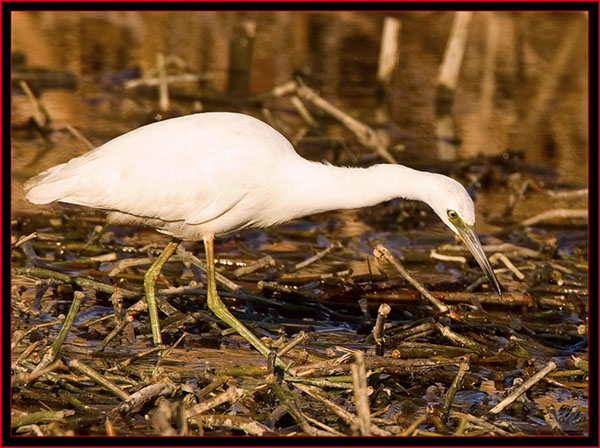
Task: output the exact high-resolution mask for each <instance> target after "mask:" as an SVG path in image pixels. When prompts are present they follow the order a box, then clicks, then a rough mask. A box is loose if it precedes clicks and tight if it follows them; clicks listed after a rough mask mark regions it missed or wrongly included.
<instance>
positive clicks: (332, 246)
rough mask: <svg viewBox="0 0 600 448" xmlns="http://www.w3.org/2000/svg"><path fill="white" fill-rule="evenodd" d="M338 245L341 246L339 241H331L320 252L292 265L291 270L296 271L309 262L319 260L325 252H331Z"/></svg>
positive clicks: (309, 263)
mask: <svg viewBox="0 0 600 448" xmlns="http://www.w3.org/2000/svg"><path fill="white" fill-rule="evenodd" d="M340 247H342V245H341V244H340V243H339V242H337V241H336V242H333V243H331V244H330V245H329V246H327V247H326V248H325V249H323V250H322V251H320V252H317V253H316V254H315V255H313V256H312V257H310V258H307V259H306V260H304V261H301V262H300V263H297V264H296V265H295V266H294V267H293V269H292V270H293V271H297V270H298V269H302V268H305V267H307V266H309V265H311V264H313V263H314V262H316V261H319V260H320V259H321V258H323V257H325V256H326V255H327V254H329V253H330V252H332V251H333V250H335V249H339V248H340Z"/></svg>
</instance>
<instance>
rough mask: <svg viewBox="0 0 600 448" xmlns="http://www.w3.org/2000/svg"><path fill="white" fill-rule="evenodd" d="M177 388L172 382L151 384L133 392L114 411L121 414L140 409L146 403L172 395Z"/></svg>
mask: <svg viewBox="0 0 600 448" xmlns="http://www.w3.org/2000/svg"><path fill="white" fill-rule="evenodd" d="M176 390H177V387H176V386H174V385H172V384H165V383H158V384H150V385H149V386H146V387H144V388H143V389H140V390H138V391H137V392H136V393H134V394H131V395H130V396H129V397H127V399H126V400H125V401H124V402H123V403H121V404H120V405H119V406H118V407H116V408H115V410H114V412H118V413H120V414H129V413H132V412H135V411H137V410H139V409H140V408H141V407H142V406H143V405H144V403H147V402H149V401H150V400H152V399H154V398H157V397H161V396H164V395H171V394H173V393H174V392H175V391H176Z"/></svg>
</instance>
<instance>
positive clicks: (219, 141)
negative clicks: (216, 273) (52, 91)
mask: <svg viewBox="0 0 600 448" xmlns="http://www.w3.org/2000/svg"><path fill="white" fill-rule="evenodd" d="M25 189H26V191H27V199H29V200H30V201H31V202H33V203H35V204H47V203H50V202H54V201H60V202H65V203H71V204H77V205H83V206H87V207H93V208H98V209H102V210H105V211H107V212H108V217H109V221H110V222H113V223H120V224H135V225H139V224H143V225H148V226H151V227H154V228H156V229H157V230H158V231H159V232H162V233H165V234H168V235H171V236H173V237H174V238H177V239H180V240H200V239H203V240H204V241H205V243H208V244H209V245H210V248H211V249H210V252H212V238H213V237H214V236H218V235H222V234H226V233H229V232H233V231H236V230H239V229H243V228H246V227H267V226H271V225H274V224H278V223H282V222H286V221H289V220H291V219H294V218H298V217H301V216H306V215H310V214H314V213H319V212H324V211H327V210H335V209H348V208H358V207H365V206H371V205H375V204H377V203H379V202H382V201H386V200H389V199H393V198H396V197H402V198H407V199H416V200H421V201H424V202H426V203H427V204H429V205H430V206H431V207H432V208H433V210H434V211H435V213H436V214H437V215H438V216H439V217H440V218H441V219H442V221H443V222H444V223H445V224H446V225H448V227H450V229H452V230H453V231H454V232H455V233H457V234H459V235H460V236H461V237H462V238H463V240H465V236H466V238H467V239H466V240H465V243H466V244H467V246H468V247H469V248H470V249H471V250H472V251H474V255H475V257H476V258H477V261H478V262H479V264H480V265H481V267H482V268H483V269H484V271H485V272H486V274H487V275H488V277H490V280H491V281H492V282H493V283H494V285H495V286H496V288H497V289H498V291H499V290H500V287H499V284H498V283H497V280H496V279H495V277H494V276H493V273H492V272H491V268H490V267H489V263H488V262H487V259H486V258H485V255H484V254H483V251H482V249H481V245H480V244H479V241H478V240H477V237H476V236H475V234H474V232H473V224H474V222H475V213H474V206H473V201H472V200H471V198H470V197H469V195H468V194H467V192H466V190H465V189H464V188H463V187H462V185H460V184H459V183H458V182H456V181H455V180H453V179H450V178H448V177H446V176H442V175H439V174H433V173H426V172H421V171H417V170H413V169H410V168H407V167H404V166H401V165H388V164H383V165H375V166H372V167H370V168H344V167H336V166H332V165H329V164H323V163H318V162H311V161H308V160H306V159H303V158H302V157H300V156H299V155H298V154H297V153H296V151H295V150H294V148H293V147H292V145H291V144H290V143H289V142H288V140H287V139H286V138H285V137H283V136H282V135H281V134H280V133H279V132H277V131H276V130H275V129H273V128H271V127H270V126H268V125H267V124H265V123H263V122H262V121H260V120H257V119H255V118H252V117H249V116H247V115H242V114H236V113H224V112H223V113H216V112H215V113H201V114H195V115H188V116H184V117H180V118H174V119H170V120H165V121H162V122H158V123H154V124H150V125H147V126H144V127H141V128H139V129H136V130H133V131H131V132H128V133H127V134H124V135H122V136H120V137H117V138H115V139H113V140H111V141H109V142H108V143H105V144H104V145H102V146H99V147H98V148H96V149H94V150H92V151H90V152H88V153H87V154H84V155H82V156H80V157H77V158H75V159H72V160H70V161H69V162H67V163H64V164H61V165H58V166H55V167H53V168H50V169H49V170H47V171H45V172H43V173H41V174H40V175H38V176H36V177H34V178H33V179H31V180H29V181H28V182H27V184H26V185H25ZM451 212H452V213H453V214H451ZM175 247H176V246H175ZM175 247H172V248H171V249H172V250H174V249H175ZM172 250H171V252H172ZM208 252H209V251H208V250H207V262H208V261H209V260H208V255H209V254H208ZM210 255H211V257H212V253H211V254H210ZM167 258H168V256H167ZM164 261H166V259H165V260H164ZM164 261H163V263H164ZM161 266H162V265H161ZM151 269H152V268H151ZM152 272H154V271H152ZM153 275H154V274H153ZM153 286H154V285H153V284H152V288H151V289H152V291H150V290H149V289H147V296H148V295H153ZM213 286H214V282H213ZM214 296H215V297H216V288H215V289H214ZM217 298H218V297H217ZM151 299H152V298H151ZM149 300H150V299H149ZM149 308H151V307H150V304H149ZM154 312H156V311H154ZM151 313H152V310H151ZM217 314H218V313H217ZM218 315H219V314H218ZM151 317H152V314H151ZM219 317H221V318H222V319H224V320H226V321H227V322H228V323H230V322H229V321H228V320H227V319H229V317H227V319H226V318H224V317H222V316H221V315H219ZM231 317H233V316H231ZM153 320H156V321H157V320H158V318H157V317H156V316H155V317H153ZM230 325H232V324H231V323H230ZM240 325H241V324H240ZM157 328H158V326H157ZM153 331H154V328H153ZM156 331H157V332H158V330H156ZM238 331H240V330H239V329H238ZM246 331H247V330H246ZM159 336H160V335H158V336H157V335H156V334H155V342H156V341H157V337H158V339H160V338H159ZM252 343H253V345H255V346H257V345H258V344H260V342H258V343H256V342H252ZM260 345H261V346H262V344H260ZM260 350H261V351H263V352H264V350H266V349H264V346H262V347H260Z"/></svg>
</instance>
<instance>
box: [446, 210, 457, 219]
mask: <svg viewBox="0 0 600 448" xmlns="http://www.w3.org/2000/svg"><path fill="white" fill-rule="evenodd" d="M447 213H448V218H450V219H456V218H458V213H456V212H455V211H454V210H448V211H447Z"/></svg>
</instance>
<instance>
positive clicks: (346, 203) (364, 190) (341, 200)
mask: <svg viewBox="0 0 600 448" xmlns="http://www.w3.org/2000/svg"><path fill="white" fill-rule="evenodd" d="M293 177H294V179H293V185H290V187H289V188H290V190H292V191H294V193H292V194H291V195H290V196H291V197H292V198H293V199H294V203H295V204H297V205H300V204H302V205H304V207H301V209H303V210H304V213H303V215H309V214H313V213H319V212H324V211H328V210H339V209H351V208H361V207H368V206H371V205H375V204H379V203H380V202H384V201H388V200H390V199H394V198H398V197H400V198H405V199H415V200H419V201H424V202H429V197H430V191H431V188H432V185H431V184H432V183H433V182H432V176H431V174H430V173H427V172H423V171H417V170H414V169H412V168H407V167H405V166H402V165H391V164H382V165H375V166H372V167H369V168H346V167H337V166H332V165H324V164H321V163H315V162H307V163H306V164H305V165H304V166H303V167H302V168H301V169H299V170H297V171H296V172H295V175H294V176H293ZM299 209H300V207H299ZM298 216H300V215H298Z"/></svg>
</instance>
